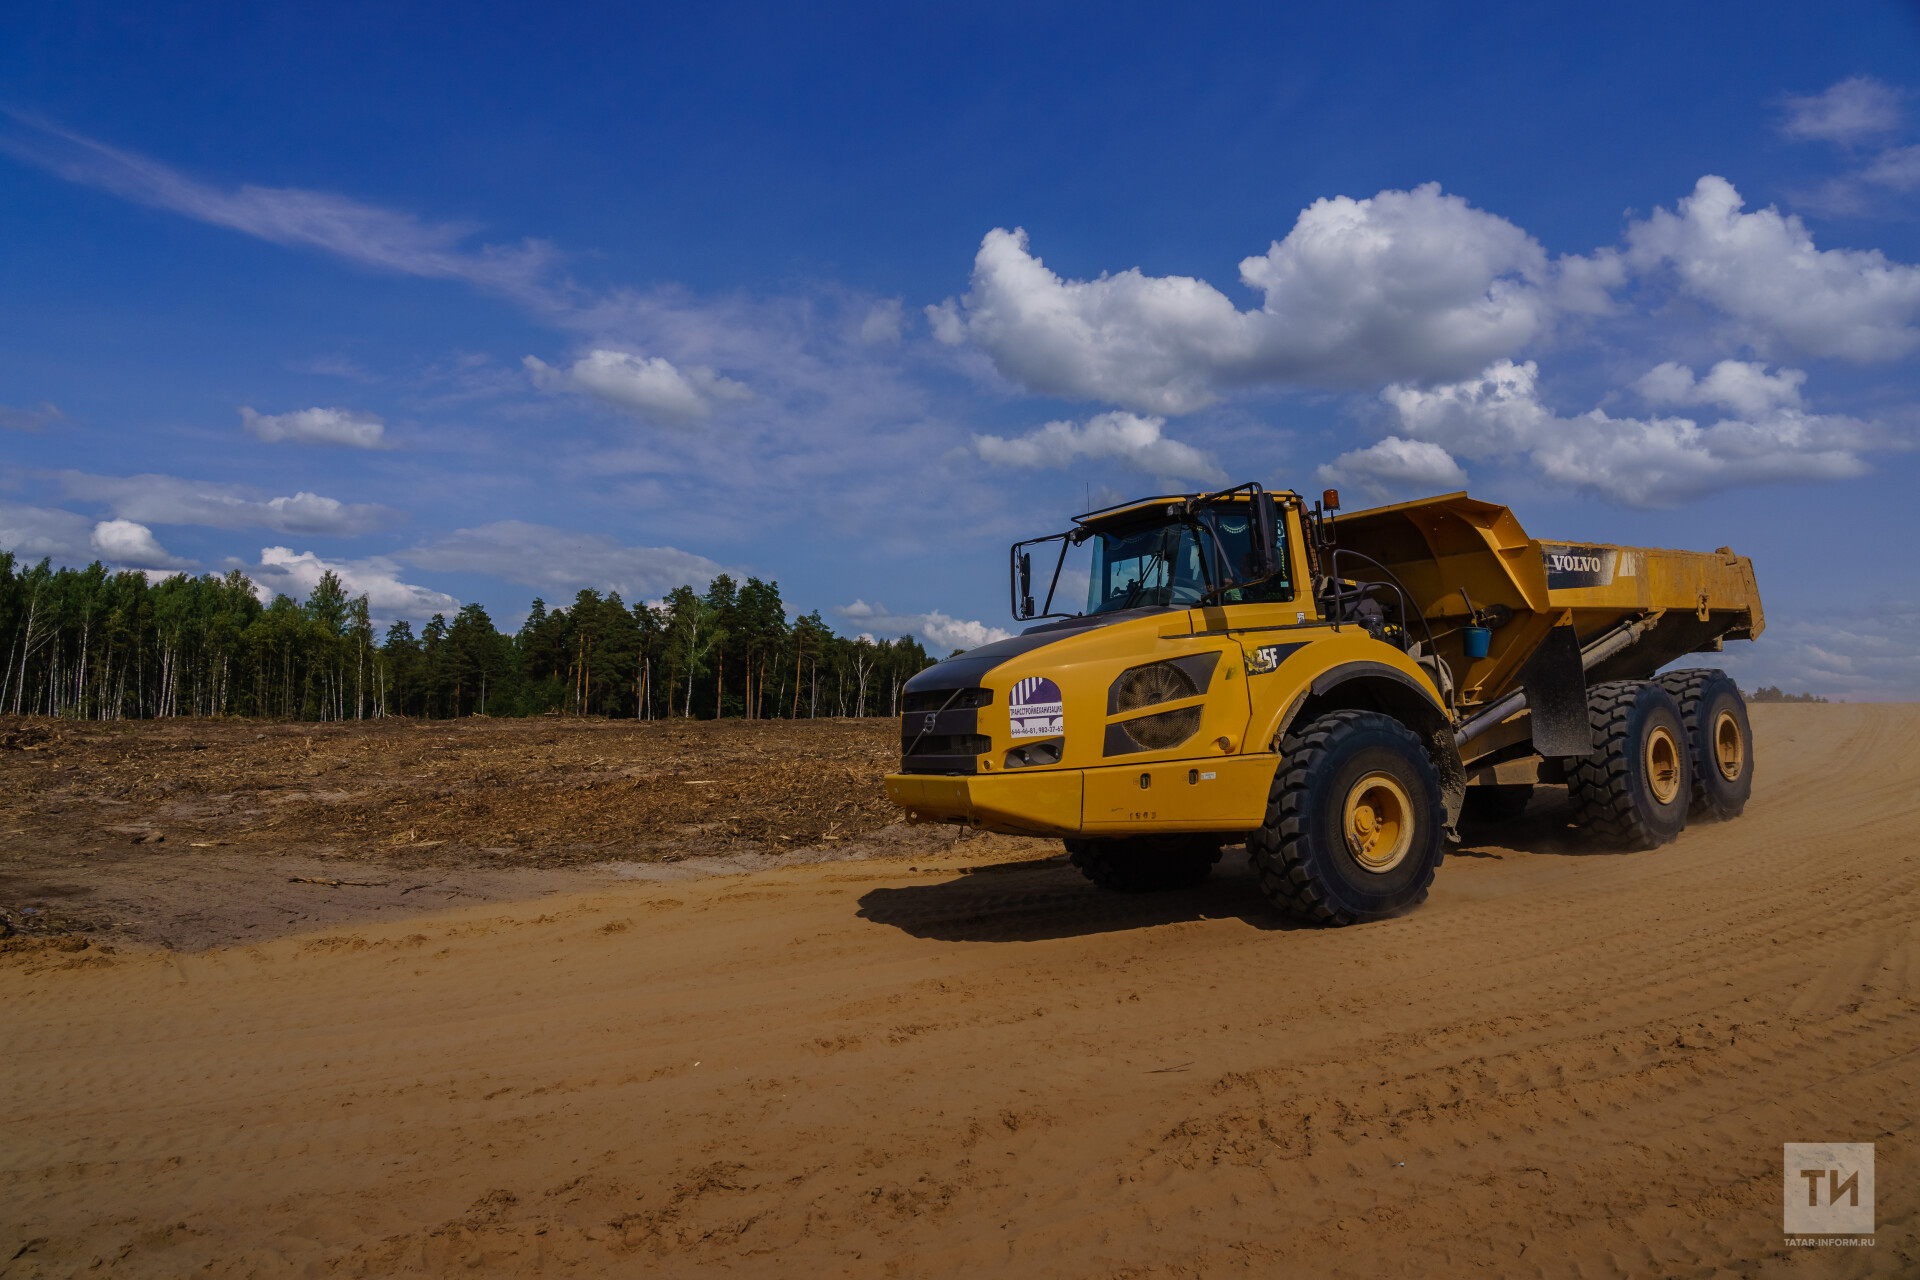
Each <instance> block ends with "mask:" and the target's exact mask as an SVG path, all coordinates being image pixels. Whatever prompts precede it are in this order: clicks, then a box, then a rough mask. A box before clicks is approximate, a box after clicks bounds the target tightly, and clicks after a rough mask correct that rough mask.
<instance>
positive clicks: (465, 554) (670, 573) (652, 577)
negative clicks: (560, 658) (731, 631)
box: [398, 520, 721, 601]
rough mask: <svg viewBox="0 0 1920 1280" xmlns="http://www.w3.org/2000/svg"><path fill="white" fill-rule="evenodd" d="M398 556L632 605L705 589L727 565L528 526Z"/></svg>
mask: <svg viewBox="0 0 1920 1280" xmlns="http://www.w3.org/2000/svg"><path fill="white" fill-rule="evenodd" d="M398 554H399V556H400V558H401V559H402V560H404V561H406V562H407V563H408V564H411V565H414V566H416V567H418V568H422V569H435V570H440V571H443V572H452V573H484V574H487V575H488V576H490V577H495V578H499V579H501V580H502V581H506V582H517V583H520V584H521V585H523V586H529V587H535V588H537V589H539V590H542V591H546V592H550V593H553V594H555V595H556V596H566V595H571V594H572V593H574V592H576V591H578V590H580V589H581V588H583V587H591V588H593V589H594V590H596V591H618V592H619V593H620V594H621V596H622V597H623V598H625V599H627V600H629V601H632V600H650V599H657V598H658V597H660V596H663V595H665V594H666V593H667V592H668V591H671V590H672V589H673V588H675V587H678V586H682V585H689V586H695V587H704V586H705V585H706V584H707V583H708V582H710V581H712V580H713V577H714V575H715V574H717V573H719V572H721V566H720V565H718V564H716V563H714V562H713V561H712V560H709V559H707V558H706V557H705V556H700V555H695V554H693V553H692V552H689V551H680V550H676V549H675V548H673V547H631V546H626V545H624V544H622V543H620V542H618V541H616V540H615V539H613V538H610V537H607V536H606V535H605V534H598V533H576V532H573V531H570V530H567V529H556V528H553V527H552V526H550V525H543V524H529V523H527V522H526V521H524V520H500V521H496V522H494V523H492V524H484V525H479V526H477V527H475V528H472V529H456V530H454V531H453V532H452V533H450V534H448V535H446V536H445V537H443V538H436V539H434V540H433V541H432V542H426V543H422V544H421V545H419V546H416V547H411V548H408V549H407V550H405V551H402V552H400V553H398Z"/></svg>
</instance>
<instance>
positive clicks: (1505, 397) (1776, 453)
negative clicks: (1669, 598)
mask: <svg viewBox="0 0 1920 1280" xmlns="http://www.w3.org/2000/svg"><path fill="white" fill-rule="evenodd" d="M1727 363H1728V364H1731V363H1732V362H1727ZM1798 373H1799V371H1798V370H1785V371H1783V372H1782V373H1781V374H1778V375H1767V374H1766V373H1765V372H1764V370H1763V369H1761V368H1760V367H1759V366H1740V367H1739V368H1737V369H1735V368H1727V367H1722V366H1717V367H1716V368H1715V369H1714V370H1713V371H1712V372H1711V373H1709V375H1708V377H1707V378H1706V379H1703V380H1699V381H1696V380H1695V379H1694V377H1693V374H1692V371H1691V370H1686V369H1680V368H1679V367H1678V366H1675V367H1673V368H1670V369H1669V368H1665V367H1663V368H1662V369H1656V370H1655V374H1657V375H1659V376H1658V377H1656V378H1655V379H1654V388H1655V391H1656V393H1657V394H1660V395H1671V394H1673V393H1674V392H1675V391H1676V390H1678V391H1679V392H1681V393H1683V394H1685V395H1686V396H1688V397H1690V398H1691V399H1692V400H1693V401H1694V402H1697V403H1713V402H1716V399H1717V401H1718V402H1720V403H1731V404H1732V405H1744V406H1747V407H1750V408H1753V407H1756V406H1757V411H1755V412H1751V413H1749V414H1746V415H1744V416H1741V417H1735V418H1724V419H1722V420H1720V421H1717V422H1713V423H1710V424H1707V425H1702V424H1701V423H1700V422H1698V421H1696V420H1695V419H1692V418H1682V417H1658V416H1655V417H1647V418H1616V417H1612V416H1610V415H1608V414H1607V413H1605V412H1604V411H1602V410H1600V409H1594V410H1592V411H1591V412H1588V413H1584V414H1580V415H1578V416H1576V417H1572V418H1562V417H1559V416H1557V415H1556V414H1555V413H1554V412H1553V411H1552V410H1551V409H1549V408H1548V407H1547V406H1545V405H1543V404H1542V403H1541V402H1540V399H1539V394H1538V389H1537V386H1536V380H1537V377H1538V374H1539V369H1538V367H1537V366H1536V365H1535V364H1534V363H1533V362H1532V361H1529V362H1527V363H1526V364H1523V365H1516V364H1514V363H1513V362H1512V361H1509V360H1499V361H1495V362H1494V364H1492V365H1491V366H1489V367H1488V368H1487V369H1486V371H1485V372H1484V373H1483V374H1482V375H1481V376H1480V377H1479V378H1473V379H1468V380H1466V381H1464V382H1460V383H1454V384H1448V385H1443V386H1438V387H1431V388H1420V387H1409V386H1402V385H1393V386H1389V387H1387V388H1386V389H1385V390H1384V391H1383V392H1382V393H1381V399H1382V400H1383V401H1384V402H1385V403H1386V404H1387V405H1388V406H1389V408H1390V409H1391V410H1392V411H1393V414H1394V416H1395V417H1396V418H1397V420H1398V430H1397V431H1396V433H1395V434H1396V437H1398V438H1401V439H1409V440H1423V441H1428V442H1430V443H1433V444H1435V445H1438V446H1440V447H1441V448H1443V449H1446V450H1448V451H1449V452H1450V453H1452V454H1454V455H1458V456H1461V457H1467V458H1482V459H1490V460H1507V461H1525V462H1527V463H1530V464H1531V465H1532V466H1533V467H1534V469H1535V470H1536V471H1538V472H1539V473H1540V474H1541V475H1543V476H1544V477H1546V478H1547V479H1549V480H1552V481H1555V482H1557V483H1559V484H1563V485H1566V486H1568V487H1570V488H1574V489H1581V490H1587V491H1590V492H1594V493H1597V494H1599V495H1601V496H1603V497H1605V498H1608V499H1611V500H1612V501H1615V502H1619V503H1622V504H1624V505H1626V506H1630V507H1665V506H1672V505H1675V504H1677V503H1680V502H1684V501H1686V500H1688V499H1690V498H1694V497H1698V496H1700V495H1702V494H1706V493H1711V492H1715V491H1717V490H1721V489H1729V488H1735V487H1739V486H1743V485H1755V484H1768V483H1773V482H1777V481H1789V480H1798V481H1805V480H1832V479H1843V478H1846V477H1850V476H1857V475H1860V474H1861V473H1863V472H1864V471H1865V470H1866V464H1865V463H1864V462H1863V461H1861V459H1860V457H1859V451H1860V450H1862V449H1866V448H1872V447H1875V446H1877V445H1882V444H1885V443H1886V441H1885V440H1884V438H1883V437H1882V436H1881V434H1880V433H1879V432H1878V431H1877V430H1876V429H1875V428H1873V427H1870V426H1869V425H1868V424H1866V423H1862V422H1859V421H1857V420H1855V419H1852V418H1846V417H1841V416H1837V415H1821V414H1814V413H1809V412H1807V411H1806V410H1805V409H1803V408H1801V407H1800V404H1799V394H1798V392H1799V383H1800V378H1799V376H1798ZM1682 374H1684V375H1685V376H1684V377H1682V376H1681V375H1682ZM1642 382H1643V383H1645V382H1646V379H1642ZM1342 461H1345V459H1342ZM1336 465H1338V464H1336Z"/></svg>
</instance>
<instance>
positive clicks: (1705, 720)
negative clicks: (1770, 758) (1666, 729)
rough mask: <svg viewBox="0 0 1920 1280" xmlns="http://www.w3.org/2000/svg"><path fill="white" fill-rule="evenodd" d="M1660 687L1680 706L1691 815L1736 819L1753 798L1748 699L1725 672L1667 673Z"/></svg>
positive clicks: (1751, 736)
mask: <svg viewBox="0 0 1920 1280" xmlns="http://www.w3.org/2000/svg"><path fill="white" fill-rule="evenodd" d="M1660 685H1661V687H1662V688H1664V689H1665V690H1666V691H1667V692H1668V693H1670V694H1672V695H1673V699H1674V701H1675V702H1677V703H1679V704H1680V723H1682V724H1684V725H1685V726H1686V727H1687V749H1688V754H1689V755H1691V756H1692V760H1691V763H1692V765H1693V811H1694V812H1695V813H1696V814H1702V815H1711V816H1713V817H1716V818H1723V819H1724V818H1737V817H1739V816H1740V811H1741V810H1743V809H1745V808H1746V807H1747V797H1748V796H1750V795H1752V794H1753V730H1752V729H1751V728H1750V727H1749V726H1748V724H1747V700H1746V699H1745V698H1743V697H1741V696H1740V686H1738V685H1736V684H1735V683H1734V682H1733V680H1732V678H1731V677H1729V676H1728V675H1727V673H1726V672H1724V671H1715V670H1711V669H1704V668H1703V669H1699V670H1693V671H1669V672H1667V674H1665V675H1663V676H1661V677H1660Z"/></svg>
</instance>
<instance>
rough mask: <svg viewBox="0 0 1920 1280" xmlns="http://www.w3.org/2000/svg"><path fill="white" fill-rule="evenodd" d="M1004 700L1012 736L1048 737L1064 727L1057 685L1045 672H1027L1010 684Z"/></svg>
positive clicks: (1064, 710) (1059, 732) (1063, 715)
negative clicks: (1017, 682)
mask: <svg viewBox="0 0 1920 1280" xmlns="http://www.w3.org/2000/svg"><path fill="white" fill-rule="evenodd" d="M1007 702H1008V705H1007V717H1008V719H1010V720H1011V721H1012V722H1013V736H1014V737H1016V738H1051V737H1055V736H1057V735H1059V734H1063V733H1065V732H1066V731H1067V716H1066V708H1065V706H1064V705H1063V703H1062V701H1061V697H1060V686H1059V685H1057V684H1055V683H1054V682H1053V681H1051V680H1049V679H1047V678H1046V677H1045V676H1028V677H1027V678H1026V679H1025V680H1022V681H1021V682H1020V683H1019V684H1016V685H1014V686H1013V692H1012V694H1010V695H1009V696H1008V699H1007Z"/></svg>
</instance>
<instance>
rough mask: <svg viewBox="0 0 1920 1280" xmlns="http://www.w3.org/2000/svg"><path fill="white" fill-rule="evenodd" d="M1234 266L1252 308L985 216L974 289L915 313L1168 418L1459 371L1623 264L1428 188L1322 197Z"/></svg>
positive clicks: (1080, 389) (1188, 281)
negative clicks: (1038, 240)
mask: <svg viewBox="0 0 1920 1280" xmlns="http://www.w3.org/2000/svg"><path fill="white" fill-rule="evenodd" d="M1240 278H1241V281H1242V283H1243V284H1245V285H1246V287H1247V288H1249V289H1253V290H1257V291H1258V292H1260V293H1261V294H1262V295H1263V296H1264V299H1265V300H1264V302H1263V304H1262V305H1261V306H1260V307H1259V308H1257V309H1255V310H1251V311H1240V310H1239V309H1237V308H1236V307H1235V306H1234V304H1233V303H1232V302H1231V301H1230V300H1229V299H1228V298H1227V297H1226V295H1225V294H1223V293H1221V292H1220V291H1219V290H1218V289H1216V288H1214V287H1213V286H1212V285H1210V284H1208V283H1207V282H1206V281H1204V280H1197V279H1193V278H1191V277H1187V276H1148V275H1145V274H1143V273H1142V272H1141V271H1139V270H1138V269H1137V268H1136V269H1130V270H1127V271H1122V272H1120V273H1118V274H1115V275H1102V276H1100V277H1099V278H1098V279H1095V280H1065V279H1062V278H1061V277H1060V276H1058V275H1056V274H1055V273H1054V272H1053V271H1051V270H1049V269H1048V268H1047V266H1046V264H1045V263H1043V262H1042V261H1041V260H1040V259H1039V258H1037V257H1035V256H1034V255H1033V254H1032V253H1031V252H1030V251H1029V250H1028V246H1027V236H1026V232H1025V231H1023V230H1014V231H1007V230H1004V229H999V228H996V229H995V230H993V231H990V232H989V233H988V234H987V236H986V238H985V239H984V240H983V241H982V242H981V245H980V251H979V253H978V255H977V256H976V257H975V259H974V270H973V280H972V288H971V289H970V290H969V292H968V293H967V294H966V295H965V297H963V298H962V299H960V300H959V301H958V302H954V301H952V300H949V301H947V302H944V303H942V304H940V305H938V306H935V307H929V308H927V317H928V321H929V323H930V324H931V325H932V327H933V332H934V335H935V337H936V338H938V339H939V340H941V341H943V342H947V343H958V342H960V341H963V340H968V339H970V340H971V341H973V342H974V343H976V344H978V345H979V346H980V347H982V348H983V349H985V350H986V351H987V352H988V353H989V354H990V355H991V356H992V358H993V361H994V364H995V365H996V367H998V369H999V370H1000V372H1001V373H1002V374H1003V375H1005V376H1006V377H1008V378H1010V379H1012V380H1013V381H1015V382H1019V383H1021V384H1023V385H1025V386H1027V387H1030V388H1032V389H1033V390H1036V391H1042V392H1046V393H1048V394H1052V395H1062V396H1071V397H1076V398H1087V399H1096V400H1106V401H1110V402H1112V403H1115V404H1122V405H1127V406H1129V407H1132V408H1139V409H1145V410H1149V411H1152V412H1155V413H1162V414H1178V413H1189V412H1192V411H1193V410H1196V409H1199V408H1201V407H1203V406H1205V405H1206V404H1208V403H1210V402H1211V401H1212V400H1214V399H1215V398H1216V397H1217V396H1218V395H1219V394H1220V392H1221V390H1222V389H1223V388H1224V387H1228V386H1232V385H1235V384H1248V383H1255V382H1277V383H1286V384H1293V385H1300V386H1331V387H1338V388H1348V387H1359V386H1367V385H1370V384H1377V383H1378V382H1380V381H1381V380H1383V379H1387V378H1401V379H1416V380H1426V379H1432V378H1441V377H1459V376H1461V375H1462V374H1465V373H1468V372H1470V371H1472V370H1475V369H1479V368H1481V367H1482V366H1484V365H1485V364H1486V363H1487V361H1488V360H1490V359H1493V358H1494V357H1496V356H1500V355H1503V354H1507V353H1509V352H1512V351H1514V350H1516V349H1518V348H1520V347H1521V346H1524V345H1525V344H1526V343H1528V342H1530V341H1532V340H1533V339H1534V338H1536V337H1538V336H1540V335H1541V334H1542V333H1543V332H1544V331H1545V330H1546V328H1547V326H1548V325H1549V324H1550V323H1551V321H1552V319H1553V317H1554V315H1555V313H1556V312H1557V311H1558V310H1562V309H1573V310H1585V311H1596V310H1605V309H1607V307H1608V306H1609V305H1610V304H1609V303H1608V301H1607V299H1606V295H1605V289H1606V287H1607V286H1608V285H1610V284H1612V283H1615V282H1616V281H1617V278H1618V264H1617V262H1616V261H1614V260H1613V259H1611V258H1596V259H1562V260H1560V261H1559V262H1557V263H1556V262H1549V261H1548V258H1547V255H1546V253H1545V251H1544V250H1542V249H1541V247H1540V246H1539V244H1537V243H1536V242H1535V241H1534V240H1533V238H1532V237H1531V236H1529V235H1527V233H1526V232H1524V231H1522V230H1521V229H1520V228H1519V227H1516V226H1514V225H1513V224H1512V223H1510V222H1508V221H1507V220H1506V219H1504V218H1500V217H1497V216H1495V215H1494V214H1491V213H1487V212H1485V211H1483V210H1479V209H1475V208H1473V207H1472V206H1471V205H1469V204H1468V203H1467V202H1466V201H1465V200H1463V199H1461V198H1460V197H1458V196H1450V195H1445V194H1443V193H1442V192H1441V190H1440V188H1439V185H1438V184H1434V183H1430V184H1428V185H1426V186H1422V187H1416V188H1415V189H1414V190H1412V191H1382V192H1380V193H1379V194H1378V195H1376V196H1373V197H1370V198H1368V199H1365V200H1354V199H1351V198H1349V197H1346V196H1340V197H1335V198H1332V199H1322V200H1317V201H1315V202H1314V203H1313V204H1312V205H1311V206H1310V207H1308V208H1307V209H1305V210H1303V211H1302V212H1301V214H1300V216H1299V218H1298V219H1297V220H1296V222H1295V223H1294V226H1293V229H1292V230H1291V231H1290V232H1289V233H1288V234H1287V236H1286V238H1285V239H1284V240H1279V241H1275V242H1274V243H1273V244H1272V245H1271V246H1270V247H1269V248H1268V250H1267V252H1266V253H1264V254H1262V255H1259V256H1257V257H1251V258H1247V259H1246V260H1244V261H1243V262H1242V263H1241V264H1240Z"/></svg>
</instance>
